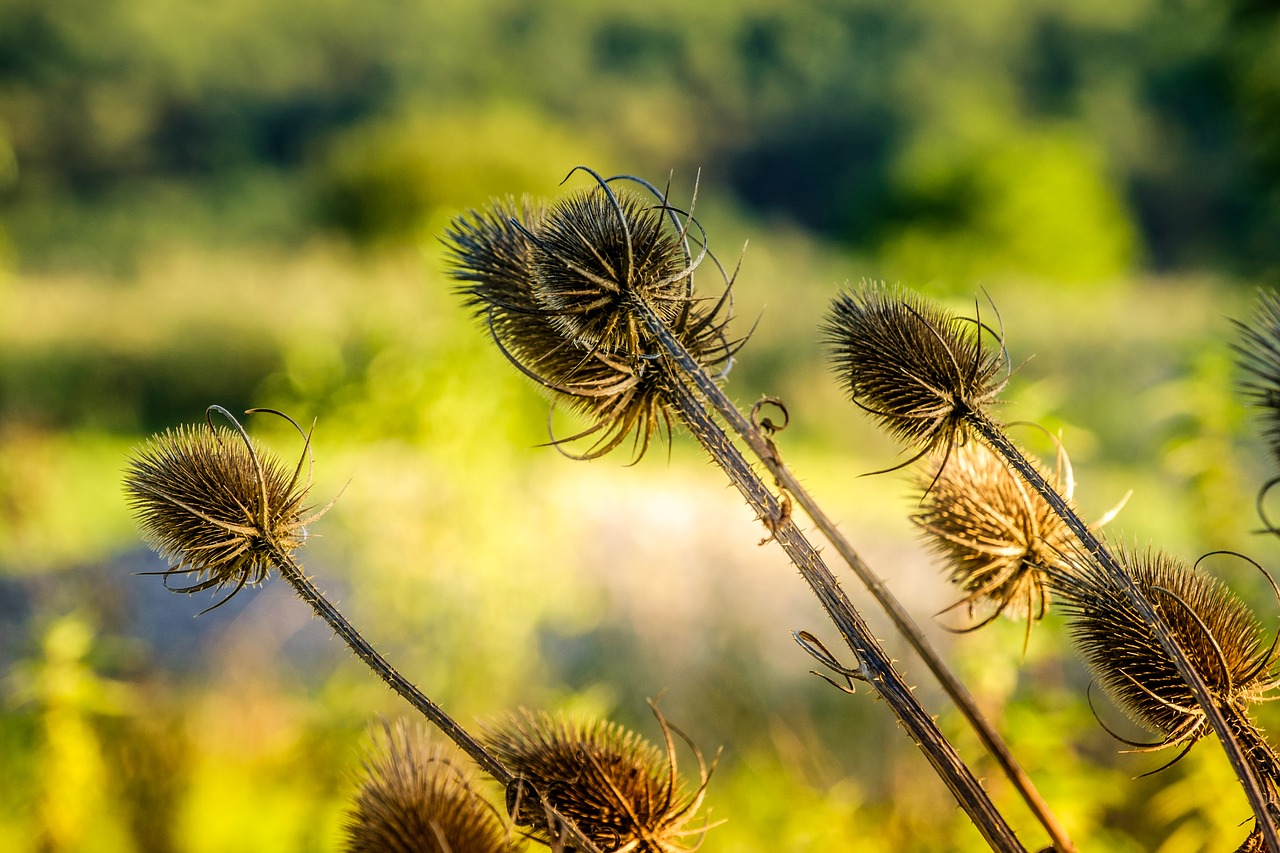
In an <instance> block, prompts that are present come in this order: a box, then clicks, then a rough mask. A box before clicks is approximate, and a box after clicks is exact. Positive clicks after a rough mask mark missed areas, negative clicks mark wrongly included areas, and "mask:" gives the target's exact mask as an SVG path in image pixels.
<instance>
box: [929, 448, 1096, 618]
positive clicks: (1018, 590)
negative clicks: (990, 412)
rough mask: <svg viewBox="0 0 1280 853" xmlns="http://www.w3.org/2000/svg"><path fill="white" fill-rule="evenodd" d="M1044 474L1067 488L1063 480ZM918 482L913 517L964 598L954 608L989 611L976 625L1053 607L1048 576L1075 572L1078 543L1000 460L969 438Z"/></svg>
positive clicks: (1040, 613) (1029, 615) (1041, 612)
mask: <svg viewBox="0 0 1280 853" xmlns="http://www.w3.org/2000/svg"><path fill="white" fill-rule="evenodd" d="M1042 473H1043V474H1044V475H1045V478H1046V480H1047V481H1048V482H1049V483H1050V484H1051V485H1053V486H1054V487H1055V488H1059V489H1061V488H1062V487H1063V484H1062V482H1061V477H1060V476H1057V475H1055V474H1053V473H1051V472H1048V471H1042ZM918 484H919V487H920V500H919V509H918V510H917V511H916V512H915V513H914V514H913V515H912V517H911V520H912V521H913V522H914V523H915V524H916V525H917V526H918V527H919V528H920V529H921V530H922V531H923V532H924V533H925V535H926V538H927V540H928V542H929V544H930V545H931V546H932V548H933V549H934V550H935V551H936V552H937V553H938V554H939V555H940V556H941V557H942V558H943V559H944V560H945V561H946V563H947V566H948V569H949V576H950V580H951V582H952V583H954V584H956V585H957V586H959V587H960V588H961V589H962V590H964V591H965V593H967V594H966V596H965V597H964V598H962V599H961V600H960V601H958V602H957V603H956V604H955V605H953V607H955V606H961V605H965V606H967V607H968V609H969V611H970V612H971V613H972V612H973V611H974V609H975V608H977V609H983V610H987V611H989V612H990V616H989V617H988V618H987V619H984V620H983V622H981V623H979V624H986V622H989V621H990V620H991V619H994V618H995V617H996V616H998V615H1000V614H1001V613H1005V614H1007V615H1009V616H1013V617H1015V618H1025V619H1027V620H1029V621H1030V620H1035V619H1039V618H1041V617H1042V616H1043V615H1044V613H1045V611H1046V610H1047V608H1048V604H1049V597H1050V596H1049V576H1048V572H1049V571H1050V570H1053V569H1057V570H1060V571H1069V570H1070V565H1071V560H1072V557H1071V554H1072V548H1071V543H1072V542H1073V537H1072V534H1071V531H1070V529H1069V528H1068V527H1067V525H1066V523H1065V522H1064V521H1062V519H1061V518H1060V517H1059V516H1058V514H1057V513H1056V512H1054V511H1053V509H1052V508H1051V507H1050V506H1049V504H1048V503H1047V502H1046V501H1045V499H1044V498H1043V497H1041V496H1040V494H1039V493H1038V492H1036V491H1035V490H1033V489H1031V488H1030V487H1028V486H1027V485H1026V483H1025V482H1024V481H1023V480H1022V478H1021V477H1019V476H1017V475H1016V474H1015V473H1014V472H1013V471H1011V470H1010V469H1009V467H1008V465H1006V464H1005V462H1004V460H1003V458H1002V457H1000V456H998V455H997V454H996V453H994V452H993V451H992V450H990V449H988V448H987V446H986V445H983V444H979V443H977V442H972V441H971V442H968V443H967V444H965V445H963V446H961V447H960V448H958V449H957V450H956V451H955V452H954V453H952V454H951V456H950V457H949V458H938V459H937V460H936V462H935V464H934V466H933V468H932V470H931V471H929V472H927V473H925V474H922V475H920V477H919V478H918ZM1067 491H1070V489H1069V488H1068V489H1067ZM1065 497H1067V499H1068V500H1069V499H1070V495H1069V494H1068V495H1066V496H1065ZM948 609H951V608H948ZM975 627H976V626H975Z"/></svg>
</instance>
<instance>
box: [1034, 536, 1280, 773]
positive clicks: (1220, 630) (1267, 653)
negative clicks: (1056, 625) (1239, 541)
mask: <svg viewBox="0 0 1280 853" xmlns="http://www.w3.org/2000/svg"><path fill="white" fill-rule="evenodd" d="M1113 553H1115V554H1116V555H1117V556H1118V558H1119V559H1120V560H1121V563H1122V565H1123V566H1124V568H1125V571H1126V572H1128V573H1129V574H1130V575H1131V576H1132V577H1133V579H1134V581H1135V582H1136V583H1137V584H1138V586H1139V587H1140V588H1141V589H1142V590H1143V592H1144V593H1146V595H1147V596H1148V598H1149V599H1150V600H1152V601H1153V602H1156V603H1157V605H1158V606H1159V607H1160V610H1161V613H1162V614H1163V616H1164V618H1165V620H1166V622H1167V624H1168V625H1169V626H1170V628H1171V629H1172V630H1173V632H1174V635H1175V636H1176V637H1177V639H1178V644H1179V645H1180V646H1181V647H1182V648H1183V649H1184V650H1185V651H1186V653H1187V656H1188V657H1189V658H1190V659H1191V661H1192V663H1193V664H1194V665H1195V667H1196V669H1197V671H1199V672H1200V673H1202V674H1203V677H1204V679H1205V681H1206V683H1207V684H1208V686H1209V689H1210V691H1211V692H1212V694H1213V695H1214V697H1215V698H1216V699H1217V700H1218V706H1219V707H1220V708H1221V709H1222V710H1223V711H1224V713H1226V715H1227V718H1228V721H1229V723H1230V724H1231V726H1232V727H1233V730H1234V732H1235V734H1236V735H1237V736H1238V737H1241V738H1242V739H1243V740H1244V741H1245V743H1246V745H1247V747H1248V755H1249V758H1250V760H1251V761H1252V762H1253V764H1254V767H1255V769H1256V770H1257V771H1258V773H1259V774H1260V775H1262V776H1264V777H1265V778H1267V779H1269V780H1271V781H1272V782H1273V783H1274V782H1280V775H1277V771H1278V770H1280V765H1278V764H1277V759H1276V756H1275V753H1274V751H1273V750H1272V748H1271V747H1270V746H1269V745H1268V744H1267V743H1266V741H1265V740H1264V739H1263V738H1262V736H1261V734H1260V733H1259V732H1258V731H1257V729H1256V727H1254V725H1253V723H1252V722H1251V721H1250V719H1249V708H1250V706H1251V705H1253V704H1254V703H1256V702H1259V701H1262V700H1263V699H1264V698H1265V697H1266V695H1267V694H1268V693H1269V692H1270V691H1272V690H1273V689H1274V688H1275V687H1276V685H1277V681H1276V675H1277V673H1276V671H1275V663H1276V640H1275V639H1272V640H1271V641H1270V642H1268V641H1267V639H1266V637H1265V635H1264V633H1263V630H1262V626H1261V625H1260V624H1259V623H1258V619H1257V617H1256V616H1254V614H1253V611H1252V610H1250V609H1249V607H1248V606H1246V605H1245V603H1244V602H1242V601H1241V600H1240V599H1239V598H1237V597H1236V596H1235V595H1234V594H1232V592H1231V591H1230V590H1229V589H1228V588H1227V587H1226V586H1225V585H1224V584H1223V583H1222V582H1220V581H1218V580H1216V579H1214V578H1211V577H1209V576H1207V575H1205V574H1203V573H1202V572H1200V571H1199V570H1198V568H1197V567H1192V566H1188V565H1187V564H1186V563H1183V562H1181V561H1179V560H1177V559H1174V558H1173V557H1170V556H1169V555H1167V554H1165V553H1163V552H1159V551H1151V550H1148V551H1143V552H1138V553H1134V552H1132V551H1128V550H1124V549H1117V550H1115V551H1114V552H1113ZM1264 574H1265V573H1264ZM1268 580H1270V578H1269V577H1268ZM1272 587H1273V589H1274V588H1275V585H1274V583H1273V584H1272ZM1057 589H1058V591H1059V593H1060V594H1061V596H1062V598H1063V606H1064V608H1065V609H1066V610H1067V611H1068V612H1069V613H1070V614H1071V616H1072V621H1071V633H1072V635H1073V636H1074V637H1075V640H1076V642H1077V644H1078V645H1079V647H1080V649H1081V651H1082V653H1083V654H1084V657H1085V660H1086V661H1087V663H1088V664H1089V668H1090V669H1091V670H1092V671H1093V673H1094V675H1095V676H1096V677H1097V679H1098V680H1099V681H1100V682H1101V683H1102V686H1103V687H1104V688H1105V689H1106V691H1107V693H1108V694H1110V695H1111V697H1112V698H1113V699H1114V700H1115V701H1116V703H1117V704H1118V705H1119V706H1120V707H1121V708H1123V709H1124V710H1125V711H1126V712H1127V713H1128V714H1129V716H1130V717H1132V718H1133V720H1134V721H1135V722H1137V723H1138V724H1140V725H1142V726H1144V727H1145V728H1147V729H1148V730H1151V731H1154V732H1158V733H1159V734H1160V735H1161V739H1160V740H1159V741H1157V742H1156V743H1153V744H1149V745H1141V744H1132V745H1134V746H1137V747H1139V748H1141V749H1144V750H1147V749H1167V748H1170V747H1179V746H1180V747H1182V749H1181V751H1180V752H1178V754H1177V755H1176V756H1175V758H1174V759H1173V761H1177V760H1178V759H1179V758H1181V757H1182V756H1183V755H1185V754H1186V752H1187V751H1188V750H1189V749H1190V748H1191V747H1192V746H1193V745H1194V744H1195V742H1196V741H1197V740H1199V739H1200V738H1201V737H1203V736H1204V735H1205V734H1207V733H1208V732H1209V731H1210V730H1211V729H1210V726H1209V723H1208V719H1207V717H1206V714H1205V711H1204V709H1203V708H1202V707H1200V706H1199V705H1198V704H1197V702H1196V698H1195V696H1194V694H1193V693H1192V692H1191V689H1190V688H1189V687H1188V685H1187V683H1186V680H1185V679H1184V678H1183V677H1182V675H1181V673H1180V672H1179V670H1178V667H1177V665H1176V664H1175V663H1174V661H1173V660H1172V659H1171V658H1170V656H1169V654H1168V652H1167V651H1166V650H1165V648H1164V646H1162V645H1161V644H1160V643H1159V642H1158V641H1157V639H1156V636H1155V633H1154V632H1153V631H1152V628H1151V626H1150V624H1148V623H1147V622H1146V621H1145V620H1144V619H1143V618H1142V616H1141V615H1140V614H1139V613H1138V611H1137V610H1136V609H1135V608H1134V606H1133V602H1132V600H1131V599H1130V598H1129V597H1128V596H1127V595H1126V594H1125V593H1124V591H1123V590H1121V589H1120V588H1119V587H1118V586H1117V585H1116V583H1115V582H1114V580H1113V579H1112V578H1111V576H1110V575H1108V574H1106V573H1105V572H1103V571H1101V570H1100V569H1099V568H1098V567H1097V566H1093V565H1084V566H1082V567H1080V568H1079V569H1078V570H1076V571H1073V572H1069V573H1065V574H1062V575H1060V576H1059V577H1058V578H1057ZM1276 592H1277V597H1278V598H1280V590H1276ZM1173 761H1171V762H1169V763H1173Z"/></svg>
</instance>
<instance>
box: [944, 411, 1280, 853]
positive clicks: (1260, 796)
mask: <svg viewBox="0 0 1280 853" xmlns="http://www.w3.org/2000/svg"><path fill="white" fill-rule="evenodd" d="M965 420H966V422H967V423H968V424H969V425H970V426H971V427H972V428H973V429H974V430H975V431H976V432H977V433H978V435H979V436H981V437H982V440H983V441H985V442H986V443H987V444H988V445H989V446H990V447H991V449H992V450H994V451H996V452H997V453H999V454H1000V455H1001V456H1003V457H1004V458H1005V459H1006V460H1007V461H1008V463H1009V465H1010V466H1011V467H1012V468H1013V469H1014V470H1015V471H1017V472H1018V473H1019V474H1020V475H1021V476H1022V478H1023V479H1024V480H1025V481H1026V482H1027V484H1028V485H1030V486H1031V487H1032V488H1033V489H1035V490H1036V491H1037V492H1039V493H1040V495H1041V497H1043V498H1044V499H1045V501H1047V502H1048V504H1049V506H1050V507H1052V508H1053V510H1054V512H1056V513H1057V514H1058V516H1059V517H1060V518H1062V520H1063V521H1064V522H1066V524H1067V526H1068V527H1070V528H1071V532H1072V533H1074V534H1075V535H1076V538H1077V539H1078V540H1079V541H1080V544H1081V545H1082V546H1084V548H1085V550H1086V551H1088V552H1089V555H1090V556H1091V557H1092V558H1093V559H1094V560H1096V561H1097V563H1098V565H1099V566H1101V567H1102V568H1103V569H1104V570H1105V571H1106V572H1107V574H1108V575H1109V576H1110V577H1111V579H1112V580H1113V581H1115V583H1116V584H1117V585H1118V586H1119V587H1120V589H1121V590H1123V591H1124V593H1125V594H1126V595H1127V596H1128V597H1129V600H1130V602H1131V603H1132V604H1133V606H1134V609H1135V610H1137V611H1138V613H1139V615H1141V616H1142V618H1143V620H1144V621H1145V622H1146V623H1147V624H1148V625H1149V626H1151V631H1152V633H1153V634H1155V637H1156V639H1157V640H1158V641H1159V642H1160V645H1161V647H1162V648H1163V649H1164V650H1165V653H1166V654H1168V655H1169V658H1170V660H1172V661H1173V663H1174V665H1175V666H1177V668H1178V672H1179V673H1180V674H1181V675H1182V677H1183V679H1184V680H1185V681H1186V682H1187V687H1188V688H1190V690H1191V693H1192V695H1194V696H1195V698H1196V702H1197V703H1198V704H1199V705H1200V707H1201V708H1202V709H1203V710H1204V714H1205V717H1206V718H1208V720H1209V724H1210V725H1211V726H1213V730H1214V732H1215V733H1216V734H1217V735H1218V741H1219V742H1220V743H1221V744H1222V749H1223V751H1225V752H1226V754H1227V760H1228V761H1230V762H1231V767H1232V769H1233V770H1235V773H1236V776H1238V777H1239V778H1240V784H1241V786H1243V787H1244V792H1245V796H1246V797H1247V798H1248V800H1249V805H1250V806H1251V807H1252V808H1253V813H1254V814H1255V815H1256V816H1257V819H1258V825H1259V826H1260V827H1261V828H1262V834H1263V837H1264V838H1265V839H1266V842H1267V849H1268V850H1270V851H1271V853H1280V835H1277V830H1276V812H1275V808H1276V803H1275V800H1274V798H1273V797H1269V796H1266V795H1264V793H1263V790H1262V787H1261V785H1260V784H1259V782H1258V777H1257V775H1256V774H1255V772H1254V768H1253V766H1252V765H1251V763H1250V762H1249V760H1248V759H1247V758H1246V756H1245V753H1244V750H1243V749H1242V748H1241V745H1240V741H1239V739H1238V738H1237V736H1236V733H1235V732H1233V730H1232V728H1231V726H1230V725H1229V724H1228V722H1227V720H1226V717H1225V716H1224V715H1223V712H1222V709H1221V708H1220V707H1219V706H1218V704H1217V703H1216V702H1215V701H1214V697H1213V694H1212V693H1211V692H1210V691H1209V686H1208V685H1207V684H1205V681H1204V679H1203V678H1202V677H1201V676H1200V673H1199V672H1198V671H1197V670H1196V668H1195V666H1194V665H1193V664H1192V663H1191V660H1190V659H1189V658H1188V657H1187V655H1186V652H1184V651H1183V650H1182V647H1181V646H1179V645H1178V641H1177V639H1176V638H1175V637H1174V636H1173V632H1172V631H1171V630H1170V628H1169V626H1168V624H1167V623H1166V622H1165V620H1164V617H1163V616H1161V615H1160V611H1158V610H1157V609H1156V608H1155V607H1153V606H1152V605H1151V602H1150V601H1148V600H1147V597H1146V596H1145V595H1143V593H1142V590H1141V589H1140V588H1139V587H1138V585H1137V584H1136V583H1135V582H1134V580H1133V578H1132V577H1130V575H1129V573H1128V572H1126V571H1125V570H1124V568H1123V567H1122V566H1121V565H1120V563H1119V562H1118V561H1117V560H1116V558H1115V557H1114V556H1112V554H1111V552H1110V551H1108V550H1107V548H1106V546H1104V545H1103V544H1102V541H1101V540H1100V539H1099V538H1098V537H1097V536H1096V535H1095V534H1094V533H1093V531H1091V530H1090V529H1089V527H1088V525H1086V524H1085V523H1084V522H1083V521H1081V519H1080V517H1079V516H1078V515H1076V513H1075V510H1073V509H1072V508H1071V507H1070V506H1068V505H1067V503H1066V501H1064V500H1063V499H1062V496H1061V495H1059V494H1058V492H1057V491H1056V490H1055V489H1054V488H1053V487H1052V486H1051V485H1049V483H1048V482H1047V481H1046V480H1045V478H1044V477H1043V476H1042V475H1041V474H1040V472H1039V471H1037V470H1036V468H1035V466H1033V465H1032V464H1031V463H1030V462H1029V461H1028V460H1027V458H1026V457H1025V456H1023V455H1022V452H1021V451H1020V450H1018V448H1017V447H1016V446H1015V445H1014V444H1013V442H1011V441H1010V440H1009V438H1008V437H1007V436H1006V435H1005V434H1004V432H1003V431H1002V430H1001V429H1000V427H999V426H997V425H996V424H995V423H994V422H993V421H992V420H991V419H990V418H988V417H987V416H986V415H985V414H983V413H982V412H978V411H974V410H970V411H969V412H968V413H967V416H966V418H965Z"/></svg>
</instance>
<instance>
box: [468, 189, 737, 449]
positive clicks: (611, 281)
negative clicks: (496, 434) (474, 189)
mask: <svg viewBox="0 0 1280 853" xmlns="http://www.w3.org/2000/svg"><path fill="white" fill-rule="evenodd" d="M592 174H593V176H594V173H592ZM596 178H597V185H596V186H595V187H592V188H590V189H588V190H586V191H582V192H578V193H572V194H570V195H568V196H566V197H565V198H563V199H561V200H560V201H558V202H556V203H555V204H554V205H552V206H551V207H550V209H547V208H544V207H542V206H540V205H536V204H534V203H532V202H529V201H525V202H523V203H520V204H517V203H515V202H513V201H511V200H506V201H500V202H496V203H495V204H494V205H493V206H492V207H491V208H490V209H489V210H488V211H485V212H475V211H473V212H471V213H470V214H468V215H466V216H462V217H459V218H457V219H455V220H454V221H453V223H452V225H451V226H450V228H449V229H448V231H446V233H445V236H444V240H445V243H446V245H447V246H448V247H449V249H450V253H451V260H452V263H453V271H452V275H453V277H454V278H455V279H457V280H459V281H460V282H462V284H461V286H460V288H459V289H460V290H461V292H462V293H463V295H464V297H465V299H466V301H467V304H468V305H469V306H470V307H471V308H472V309H473V310H474V311H475V313H476V315H477V317H478V318H480V319H481V320H482V321H483V322H484V323H485V324H486V326H487V328H488V330H489V332H490V334H491V335H492V336H493V339H494V342H495V343H496V344H497V345H498V348H499V349H500V350H502V352H503V354H504V355H505V356H506V357H507V358H508V359H509V360H510V361H511V362H512V363H513V364H514V365H515V366H516V367H517V368H519V369H520V370H521V371H522V372H523V373H525V374H526V375H527V376H529V377H530V378H532V379H533V380H534V381H536V382H538V383H539V384H540V385H542V386H543V387H545V388H547V389H548V390H550V392H551V393H552V396H553V399H555V400H556V401H557V402H561V403H564V404H567V405H568V406H569V408H571V409H573V410H574V411H577V412H579V413H581V414H582V415H584V416H585V417H586V418H588V419H589V420H590V421H591V422H592V425H591V426H590V427H589V428H588V429H586V430H585V431H583V432H581V433H579V434H577V435H573V436H569V437H568V438H564V439H555V438H554V437H553V441H552V443H554V444H559V443H561V442H564V441H572V440H574V439H578V438H583V437H587V436H593V437H594V442H593V443H592V444H591V445H590V446H589V447H588V449H587V450H586V451H585V452H584V453H582V454H581V457H580V458H596V457H599V456H603V455H604V454H606V453H608V452H609V451H611V450H613V449H614V448H615V447H617V446H619V445H620V444H621V443H622V442H624V441H625V440H626V439H627V437H628V436H629V435H633V434H634V444H633V455H634V458H635V459H639V458H640V457H641V456H642V455H643V454H644V451H645V450H646V449H647V448H648V446H649V442H650V441H651V440H652V438H653V435H654V433H655V432H658V431H665V432H667V433H669V432H670V428H671V417H670V414H669V411H668V403H667V399H668V396H669V394H670V388H669V385H668V383H669V381H670V372H669V371H670V368H668V367H667V365H666V364H665V362H664V360H663V358H662V356H661V355H660V353H661V349H660V347H659V346H658V344H657V343H656V342H655V341H654V340H653V336H652V334H651V333H650V332H649V330H648V329H647V327H646V326H645V324H644V323H643V321H642V320H641V319H640V318H639V316H638V314H637V312H636V302H637V300H642V301H643V302H644V304H645V305H647V306H649V307H650V308H652V309H653V311H654V312H655V313H656V314H657V316H658V317H659V318H660V319H661V320H662V321H663V322H664V323H666V324H667V326H668V327H669V328H670V329H671V331H672V333H673V335H674V336H675V337H676V339H677V340H679V341H680V342H681V344H683V345H684V347H685V348H686V349H688V350H689V352H690V353H691V354H692V355H693V356H694V358H695V360H696V361H697V362H698V363H699V364H701V365H702V366H704V367H706V368H717V367H720V366H721V365H726V366H727V364H728V363H729V362H730V360H731V358H732V355H733V353H734V352H736V349H737V347H738V346H739V345H740V343H741V342H732V341H729V340H728V339H727V338H726V336H725V326H726V324H727V322H728V314H729V310H728V308H729V300H728V288H726V291H725V295H724V296H722V297H721V298H720V299H719V300H718V301H716V302H714V303H711V304H707V303H704V302H703V301H702V300H700V299H699V298H698V297H696V296H695V294H694V291H693V274H694V270H695V269H696V267H697V266H698V265H699V262H700V261H701V260H702V259H703V258H704V257H707V256H709V253H707V252H706V251H705V249H704V250H702V251H701V252H700V253H699V255H698V256H697V257H694V256H693V255H692V254H691V251H690V249H689V240H690V236H689V233H688V229H689V227H690V225H691V223H693V220H692V219H691V218H690V217H688V216H687V215H684V214H681V213H679V212H677V211H675V210H674V209H672V208H671V207H669V206H668V204H667V200H666V197H665V196H664V195H663V194H662V193H661V192H659V191H658V190H656V189H655V188H653V187H651V186H650V185H648V184H645V183H643V182H638V183H640V185H641V186H643V187H645V188H646V189H648V190H649V191H650V192H652V193H653V195H654V196H655V202H654V203H648V202H646V201H644V200H643V199H641V198H639V197H637V196H635V195H633V194H630V193H626V192H622V191H615V189H614V188H613V187H612V185H611V182H612V181H614V180H618V179H609V180H605V179H600V178H599V177H598V176H596ZM629 180H633V181H634V180H635V179H629ZM729 283H730V284H731V282H729Z"/></svg>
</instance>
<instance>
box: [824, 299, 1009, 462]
mask: <svg viewBox="0 0 1280 853" xmlns="http://www.w3.org/2000/svg"><path fill="white" fill-rule="evenodd" d="M824 331H825V334H826V338H827V343H828V345H829V346H830V348H831V360H832V363H833V366H834V368H835V370H836V373H837V375H838V376H839V377H840V378H841V379H842V380H843V381H844V383H845V386H846V387H847V389H848V391H849V395H850V396H851V397H852V399H853V402H854V403H855V404H856V405H858V406H860V407H861V408H863V409H865V410H866V411H868V412H869V413H871V414H872V415H873V416H874V417H875V418H876V419H877V420H879V421H880V423H881V425H882V426H883V427H884V428H885V429H886V430H887V431H888V432H889V433H890V434H891V435H893V436H895V437H896V438H898V439H899V440H900V441H903V442H905V443H907V444H909V445H913V446H916V447H920V448H922V449H923V450H926V451H929V450H934V449H937V448H942V447H947V448H949V447H952V446H954V445H955V444H957V443H959V439H960V438H961V437H962V436H963V435H964V433H965V419H966V417H967V416H969V414H970V413H973V412H980V411H982V410H983V409H985V408H986V407H987V406H989V405H990V404H991V403H992V402H994V400H995V399H996V395H997V394H998V393H999V392H1000V390H1001V389H1002V388H1003V387H1004V380H1003V379H1002V378H1001V377H1000V372H1001V367H1002V365H1003V349H1002V348H1001V347H996V348H992V347H990V346H984V344H983V341H982V336H983V334H984V333H986V332H987V327H986V326H984V325H983V324H982V322H981V321H980V320H977V319H963V318H960V317H958V316H956V315H954V314H951V313H950V312H948V311H946V310H944V309H942V308H941V307H939V306H938V305H935V304H934V303H932V302H929V301H927V300H925V299H923V298H922V297H920V296H918V295H916V294H913V293H909V292H906V291H901V290H897V289H892V288H888V287H885V286H883V285H880V284H873V283H863V285H862V286H861V287H859V288H857V289H855V290H853V291H851V292H847V293H843V294H841V295H840V296H838V297H836V299H835V301H834V302H833V303H832V306H831V311H830V313H829V314H828V317H827V322H826V326H825V328H824Z"/></svg>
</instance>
